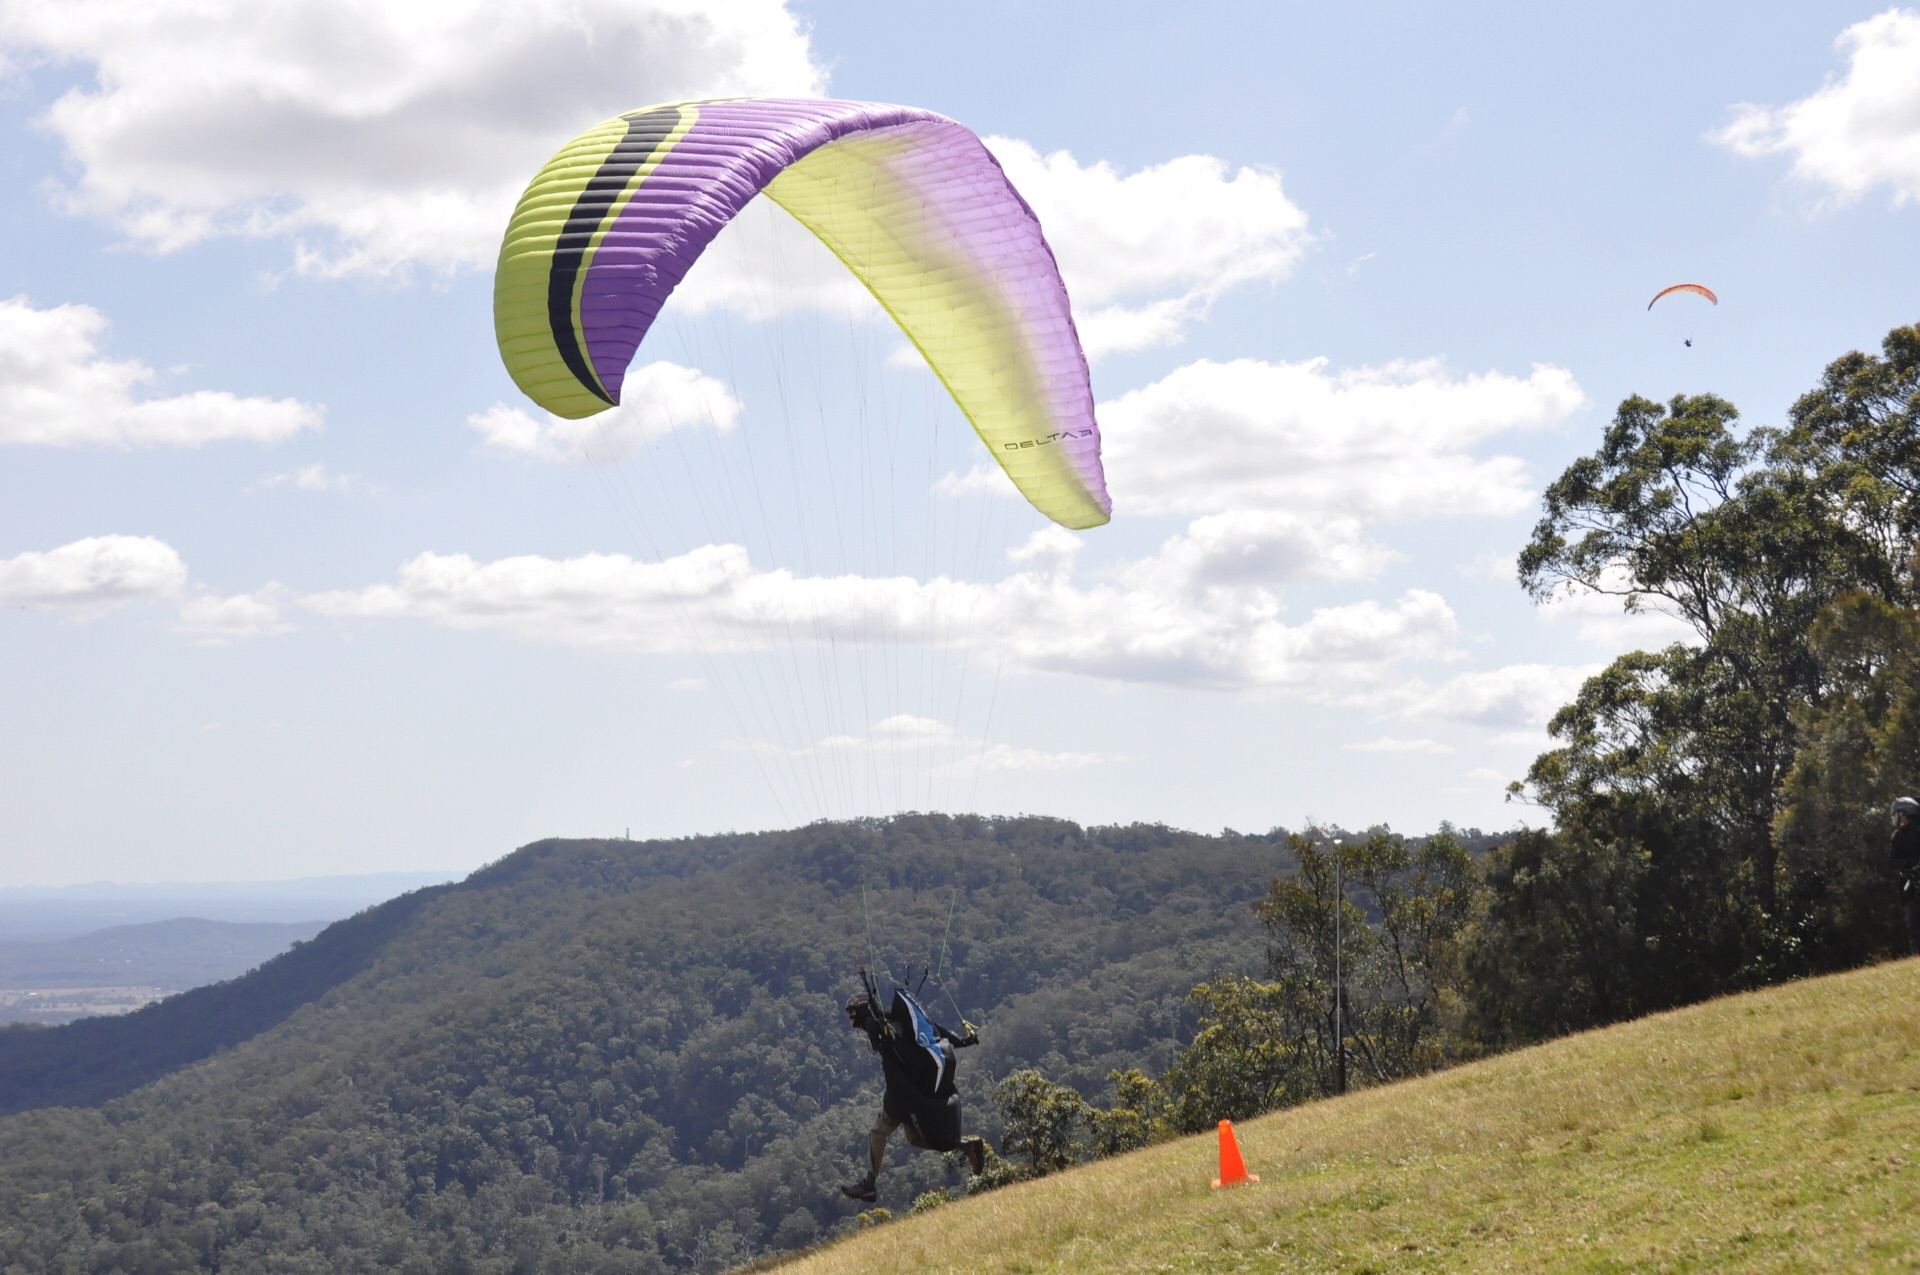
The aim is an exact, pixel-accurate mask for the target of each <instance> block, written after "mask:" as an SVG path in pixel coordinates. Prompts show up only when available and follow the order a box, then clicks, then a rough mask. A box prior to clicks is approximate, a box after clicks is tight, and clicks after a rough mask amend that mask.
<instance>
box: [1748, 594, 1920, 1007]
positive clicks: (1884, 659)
mask: <svg viewBox="0 0 1920 1275" xmlns="http://www.w3.org/2000/svg"><path fill="white" fill-rule="evenodd" d="M1812 645H1813V650H1814V653H1815V655H1816V657H1817V658H1818V659H1819V661H1820V668H1821V673H1822V679H1823V682H1824V690H1825V694H1824V695H1823V697H1822V699H1821V700H1820V701H1819V702H1818V703H1814V704H1808V705H1805V706H1803V707H1802V708H1801V710H1800V715H1799V725H1800V729H1801V736H1802V739H1803V741H1804V742H1803V744H1802V747H1801V749H1800V753H1799V755H1798V757H1797V758H1796V759H1795V763H1794V768H1793V771H1792V772H1791V773H1790V774H1789V775H1788V777H1787V783H1786V789H1785V800H1784V803H1783V805H1782V808H1781V812H1780V817H1779V819H1778V821H1777V824H1776V830H1777V833H1778V837H1779V842H1780V854H1781V869H1782V874H1783V876H1784V877H1785V879H1786V881H1787V882H1788V890H1789V897H1790V899H1791V902H1792V912H1793V914H1794V915H1795V916H1797V917H1799V918H1801V932H1802V933H1803V934H1804V935H1805V937H1806V941H1807V949H1808V950H1807V960H1808V963H1809V964H1811V965H1813V966H1814V967H1815V968H1821V969H1841V968H1845V967H1847V966H1851V965H1856V964H1859V963H1861V962H1863V961H1867V960H1872V959H1875V958H1879V957H1885V956H1888V955H1894V954H1898V953H1901V952H1904V951H1905V949H1906V934H1905V931H1904V928H1903V927H1902V925H1901V923H1900V917H1899V915H1898V913H1897V912H1896V911H1895V910H1894V909H1893V908H1892V907H1890V906H1888V902H1889V900H1890V899H1891V898H1892V897H1893V891H1894V880H1893V874H1892V872H1891V870H1890V868H1889V866H1888V862H1887V857H1886V844H1887V837H1888V820H1887V810H1888V807H1889V805H1890V804H1891V802H1892V799H1893V798H1894V797H1898V796H1903V795H1910V794H1911V793H1912V792H1913V791H1914V790H1915V789H1916V788H1920V611H1916V610H1914V609H1912V608H1908V607H1901V606H1896V605H1894V604H1892V603H1889V602H1887V601H1885V600H1884V599H1881V598H1877V597H1874V596H1873V595H1871V594H1867V593H1853V594H1848V595H1846V596H1843V597H1842V598H1841V599H1840V600H1839V601H1838V602H1836V603H1835V604H1834V606H1833V607H1831V608H1830V609H1829V610H1828V612H1827V614H1826V615H1825V616H1824V617H1822V619H1821V622H1820V623H1819V624H1818V625H1817V626H1816V627H1815V629H1814V632H1813V635H1812Z"/></svg>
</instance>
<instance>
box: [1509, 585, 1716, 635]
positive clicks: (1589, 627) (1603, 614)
mask: <svg viewBox="0 0 1920 1275" xmlns="http://www.w3.org/2000/svg"><path fill="white" fill-rule="evenodd" d="M1600 583H1601V586H1602V588H1601V589H1589V588H1587V587H1586V586H1585V585H1580V584H1574V583H1572V582H1571V581H1569V582H1566V583H1563V584H1561V585H1560V586H1559V587H1558V588H1557V589H1555V590H1554V593H1553V595H1552V596H1551V597H1550V598H1548V599H1547V601H1546V602H1544V603H1543V604H1542V605H1541V607H1540V614H1541V616H1542V617H1543V618H1544V619H1545V620H1546V621H1547V622H1548V623H1549V624H1573V625H1576V626H1577V627H1578V631H1579V634H1580V639H1581V640H1582V641H1584V642H1588V643H1591V644H1592V645H1593V646H1596V647H1599V648H1601V649H1603V650H1605V651H1606V652H1607V653H1609V654H1618V653H1621V652H1624V651H1658V650H1662V649H1664V648H1665V647H1668V646H1671V645H1672V644H1673V643H1675V642H1684V643H1686V644H1687V645H1689V646H1698V645H1700V642H1701V638H1700V634H1699V633H1698V632H1697V631H1696V630H1695V629H1694V627H1693V626H1692V625H1691V624H1688V623H1687V622H1686V621H1685V620H1683V619H1681V618H1679V617H1678V616H1677V615H1674V614H1673V613H1672V612H1670V611H1669V610H1667V609H1666V607H1667V603H1666V602H1665V601H1664V600H1662V599H1660V598H1656V597H1651V596H1648V595H1645V594H1641V595H1637V596H1636V595H1634V594H1632V593H1631V592H1630V591H1629V588H1628V586H1629V584H1630V583H1631V582H1630V580H1629V579H1628V577H1627V575H1626V573H1625V572H1624V571H1621V570H1617V569H1613V570H1609V571H1607V572H1606V573H1604V574H1603V575H1602V576H1601V577H1600Z"/></svg>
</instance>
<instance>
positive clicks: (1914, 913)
mask: <svg viewBox="0 0 1920 1275" xmlns="http://www.w3.org/2000/svg"><path fill="white" fill-rule="evenodd" d="M1887 854H1888V857H1889V858H1891V859H1892V860H1893V870H1894V871H1895V872H1897V873H1899V874H1900V910H1901V911H1902V912H1903V913H1904V914H1905V916H1906V922H1907V946H1908V948H1909V950H1911V951H1912V953H1913V954H1914V955H1915V956H1920V801H1915V800H1914V799H1913V798H1912V797H1899V798H1896V799H1895V801H1894V803H1893V844H1892V845H1891V846H1889V847H1888V848H1887Z"/></svg>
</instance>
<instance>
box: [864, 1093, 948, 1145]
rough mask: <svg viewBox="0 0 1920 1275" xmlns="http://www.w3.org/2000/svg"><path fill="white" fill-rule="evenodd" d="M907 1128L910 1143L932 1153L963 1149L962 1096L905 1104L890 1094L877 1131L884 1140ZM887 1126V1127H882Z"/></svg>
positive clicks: (914, 1100) (884, 1105)
mask: <svg viewBox="0 0 1920 1275" xmlns="http://www.w3.org/2000/svg"><path fill="white" fill-rule="evenodd" d="M902 1125H905V1126H906V1129H907V1141H908V1142H909V1143H911V1144H912V1145H914V1146H916V1147H924V1148H925V1149H927V1150H928V1151H958V1150H959V1149H960V1095H959V1094H950V1095H949V1096H947V1097H945V1098H915V1099H913V1100H912V1101H904V1102H903V1101H901V1100H900V1099H898V1098H896V1097H894V1095H892V1094H888V1095H887V1096H886V1098H885V1099H884V1100H883V1101H882V1102H881V1104H880V1118H879V1119H878V1120H876V1121H875V1122H874V1125H873V1131H874V1132H875V1133H877V1134H879V1135H881V1136H882V1137H885V1136H886V1135H887V1134H890V1133H892V1132H893V1131H894V1130H895V1129H897V1128H899V1127H900V1126H902ZM882 1126H884V1127H882Z"/></svg>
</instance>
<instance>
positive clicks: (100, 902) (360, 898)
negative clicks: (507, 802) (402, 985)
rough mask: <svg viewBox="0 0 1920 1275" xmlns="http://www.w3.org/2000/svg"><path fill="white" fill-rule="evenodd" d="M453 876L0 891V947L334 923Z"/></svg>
mask: <svg viewBox="0 0 1920 1275" xmlns="http://www.w3.org/2000/svg"><path fill="white" fill-rule="evenodd" d="M458 875H459V874H458V873H453V872H374V873H362V874H358V875H347V876H326V877H299V878H294V879H292V880H286V881H161V882H145V883H140V882H133V883H128V882H117V881H96V882H92V883H89V884H86V885H63V886H4V887H0V940H4V939H70V938H76V937H78V936H79V935H82V934H89V933H92V932H93V931H95V930H101V929H105V928H107V927H110V926H126V925H140V924H144V923H147V922H152V921H170V920H175V919H177V918H180V917H198V918H200V919H202V920H207V921H231V922H236V923H242V924H258V923H265V922H277V923H282V924H285V923H290V922H298V923H305V922H309V921H320V922H326V921H337V920H339V919H340V918H342V917H347V916H352V915H353V914H354V913H355V912H358V911H360V910H361V909H363V908H369V907H372V906H373V905H374V904H376V903H381V902H384V901H386V900H387V899H391V898H394V897H396V896H398V895H402V894H405V893H406V892H407V891H409V890H417V889H419V888H420V887H421V886H424V885H439V884H440V883H442V882H445V881H451V880H454V879H455V877H457V876H458Z"/></svg>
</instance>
